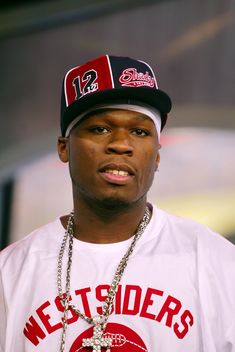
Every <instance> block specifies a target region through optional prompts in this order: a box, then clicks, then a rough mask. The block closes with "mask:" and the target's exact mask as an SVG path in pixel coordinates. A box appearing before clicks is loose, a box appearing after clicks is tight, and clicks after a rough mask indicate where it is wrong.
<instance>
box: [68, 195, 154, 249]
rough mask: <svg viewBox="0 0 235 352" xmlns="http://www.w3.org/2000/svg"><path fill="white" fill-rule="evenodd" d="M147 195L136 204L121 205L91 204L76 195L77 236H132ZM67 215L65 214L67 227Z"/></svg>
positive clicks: (105, 239) (94, 239)
mask: <svg viewBox="0 0 235 352" xmlns="http://www.w3.org/2000/svg"><path fill="white" fill-rule="evenodd" d="M146 205H147V204H146V199H142V200H141V201H139V202H137V203H136V204H134V205H133V204H132V205H122V206H116V207H115V206H113V207H111V206H109V207H107V205H105V206H102V205H101V204H94V203H92V205H90V204H88V203H87V202H82V201H80V200H79V199H76V201H75V202H74V222H75V229H74V232H75V233H74V236H75V237H76V238H77V239H79V240H81V241H85V242H90V243H100V244H102V243H103V244H105V243H115V242H120V241H125V240H127V239H129V238H130V237H132V236H133V235H134V234H135V232H136V230H137V227H138V225H139V223H140V221H141V220H142V218H143V216H144V212H145V208H146ZM67 220H68V217H63V218H62V223H63V225H64V227H66V225H67Z"/></svg>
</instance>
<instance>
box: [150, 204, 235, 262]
mask: <svg viewBox="0 0 235 352" xmlns="http://www.w3.org/2000/svg"><path fill="white" fill-rule="evenodd" d="M153 218H154V219H153V222H154V223H155V227H157V226H158V227H159V223H160V224H161V225H160V226H161V228H160V229H159V231H160V235H162V237H163V240H165V241H166V242H168V244H169V245H170V243H171V244H172V246H175V248H176V249H177V248H178V249H180V248H184V249H185V250H189V251H190V249H191V250H192V251H196V252H198V253H200V255H202V256H207V257H208V256H209V257H215V258H216V257H217V256H219V257H221V256H222V257H224V259H226V260H232V261H234V262H235V246H234V245H233V244H232V243H231V242H230V241H228V240H227V239H226V238H225V237H223V236H222V235H220V234H218V233H216V232H214V231H213V230H211V229H210V228H209V227H207V226H206V225H203V224H200V223H198V222H196V221H194V220H191V219H188V218H184V217H180V216H176V215H173V214H170V213H168V212H166V211H164V210H161V209H159V208H157V207H155V206H153Z"/></svg>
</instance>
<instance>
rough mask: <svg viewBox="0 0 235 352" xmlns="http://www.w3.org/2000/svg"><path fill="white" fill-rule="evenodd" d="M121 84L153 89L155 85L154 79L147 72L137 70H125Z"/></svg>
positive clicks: (120, 79)
mask: <svg viewBox="0 0 235 352" xmlns="http://www.w3.org/2000/svg"><path fill="white" fill-rule="evenodd" d="M119 82H120V83H121V85H122V86H127V87H141V86H147V87H151V88H153V87H154V85H155V79H154V77H152V76H150V74H149V73H148V72H147V71H146V72H145V73H143V72H138V71H137V69H136V68H127V69H125V70H124V71H123V72H122V74H121V76H120V77H119Z"/></svg>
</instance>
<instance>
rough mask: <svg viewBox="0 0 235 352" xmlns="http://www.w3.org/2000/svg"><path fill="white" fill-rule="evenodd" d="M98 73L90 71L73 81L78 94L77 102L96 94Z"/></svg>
mask: <svg viewBox="0 0 235 352" xmlns="http://www.w3.org/2000/svg"><path fill="white" fill-rule="evenodd" d="M96 80H97V72H96V71H95V70H89V71H86V72H84V74H83V75H82V77H81V76H77V77H75V78H74V80H73V86H74V89H75V92H76V96H75V100H77V99H79V98H80V97H81V96H83V95H85V94H88V93H92V92H95V91H96V90H98V88H99V87H98V83H97V82H96Z"/></svg>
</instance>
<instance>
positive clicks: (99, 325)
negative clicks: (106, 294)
mask: <svg viewBox="0 0 235 352" xmlns="http://www.w3.org/2000/svg"><path fill="white" fill-rule="evenodd" d="M93 324H94V330H93V336H92V337H91V338H88V339H82V347H92V348H93V352H95V351H98V352H101V349H102V347H103V348H106V352H110V348H109V347H112V339H111V338H110V337H103V333H104V332H103V326H104V321H103V319H102V317H101V316H96V317H93Z"/></svg>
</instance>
